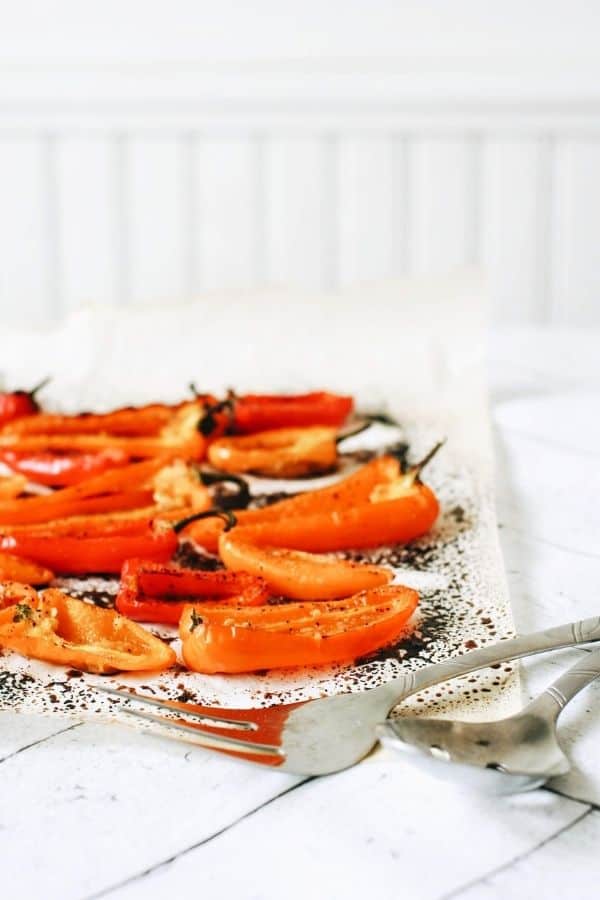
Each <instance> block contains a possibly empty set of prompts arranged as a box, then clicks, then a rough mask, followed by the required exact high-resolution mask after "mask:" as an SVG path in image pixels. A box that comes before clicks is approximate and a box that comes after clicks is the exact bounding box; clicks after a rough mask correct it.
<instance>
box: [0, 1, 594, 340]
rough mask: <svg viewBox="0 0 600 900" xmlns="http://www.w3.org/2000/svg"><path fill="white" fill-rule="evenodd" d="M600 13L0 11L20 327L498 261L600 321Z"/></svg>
mask: <svg viewBox="0 0 600 900" xmlns="http://www.w3.org/2000/svg"><path fill="white" fill-rule="evenodd" d="M599 25H600V5H599V4H597V3H595V2H587V3H586V2H582V0H578V2H570V3H566V2H550V3H549V2H546V3H542V2H538V0H535V2H529V3H527V4H523V3H522V2H521V3H517V2H514V0H509V2H505V3H503V4H501V5H498V4H492V3H489V2H484V3H482V2H475V0H469V2H467V0H455V2H443V0H428V2H412V3H409V2H391V0H375V2H370V3H366V2H363V3H359V2H356V0H354V2H341V0H332V2H329V3H322V2H321V3H317V2H314V0H308V2H302V3H291V2H289V0H288V2H279V3H277V2H274V0H259V2H254V3H252V4H248V3H242V2H231V0H221V2H219V3H210V4H209V3H203V2H200V3H193V2H187V0H186V2H181V0H180V2H170V3H164V2H162V3H159V2H144V3H143V2H138V0H130V2H128V3H126V4H123V3H117V2H114V0H108V2H105V3H103V4H102V5H99V4H95V3H89V2H79V3H76V2H65V0H63V2H54V3H52V4H47V3H42V2H41V0H35V2H32V0H29V2H20V3H19V4H16V3H13V4H11V5H9V4H5V5H4V6H3V9H2V18H1V27H0V323H15V324H17V323H19V324H22V323H28V324H29V323H31V322H51V321H54V320H56V319H58V318H60V317H61V316H63V315H65V314H66V313H68V312H69V311H70V310H72V309H74V308H76V307H78V306H79V305H80V304H82V303H87V302H90V301H94V302H98V303H117V304H128V303H148V302H156V301H159V300H160V301H162V300H168V301H174V300H179V299H183V298H186V297H189V296H193V295H196V294H198V293H199V292H202V291H203V290H208V289H214V288H225V287H234V288H235V287H256V286H259V285H263V284H266V283H283V282H287V283H292V284H298V285H301V286H306V287H311V288H312V287H326V288H336V287H338V286H341V285H348V284H352V283H354V282H357V281H364V280H370V279H374V278H375V279H376V278H381V277H389V276H394V275H404V274H411V273H417V272H424V271H440V270H445V269H448V268H451V267H453V266H455V265H457V264H458V265H462V264H465V263H467V264H476V265H479V266H483V267H485V268H486V270H487V272H488V275H489V279H490V288H491V294H492V301H493V314H494V317H495V319H496V320H497V321H501V322H505V323H507V322H539V323H549V322H557V323H569V324H581V325H586V324H589V323H592V322H598V321H600V304H599V302H598V290H599V288H600V254H598V252H597V246H598V234H599V227H600V174H599V173H600V67H599V64H598V62H597V59H596V57H597V40H598V34H599V33H600V28H599Z"/></svg>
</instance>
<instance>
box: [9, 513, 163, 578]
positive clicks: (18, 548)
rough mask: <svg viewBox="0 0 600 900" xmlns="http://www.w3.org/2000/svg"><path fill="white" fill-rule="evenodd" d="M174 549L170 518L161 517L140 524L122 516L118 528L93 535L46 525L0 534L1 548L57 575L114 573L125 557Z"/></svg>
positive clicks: (159, 555)
mask: <svg viewBox="0 0 600 900" xmlns="http://www.w3.org/2000/svg"><path fill="white" fill-rule="evenodd" d="M176 549H177V534H176V532H175V530H174V529H173V526H172V525H171V523H170V522H165V521H163V520H161V519H157V520H155V521H154V522H153V523H151V524H146V523H144V524H143V525H142V526H141V527H140V526H138V523H137V521H136V522H134V524H133V525H131V524H130V523H128V522H127V520H126V519H125V520H124V521H123V524H122V526H121V528H119V527H118V526H115V527H114V528H113V529H112V532H111V533H110V534H107V533H106V532H105V533H104V534H102V535H95V536H90V535H89V534H86V533H85V531H82V532H80V533H72V534H68V535H61V536H57V535H56V534H55V533H54V532H53V531H52V528H51V527H50V528H49V529H47V530H46V531H45V532H44V531H37V532H35V533H28V532H22V533H19V534H11V535H4V536H3V537H2V538H0V550H1V551H3V552H5V553H11V554H16V555H18V556H24V557H26V558H28V559H31V560H35V562H36V563H38V564H39V565H41V566H47V567H48V568H49V569H52V571H54V572H56V573H58V574H60V575H90V574H115V575H117V574H118V573H119V572H120V571H121V568H122V566H123V563H124V562H125V560H127V559H130V558H132V557H142V558H144V559H147V560H152V561H154V562H167V561H168V560H170V559H171V557H172V556H173V554H174V553H175V550H176Z"/></svg>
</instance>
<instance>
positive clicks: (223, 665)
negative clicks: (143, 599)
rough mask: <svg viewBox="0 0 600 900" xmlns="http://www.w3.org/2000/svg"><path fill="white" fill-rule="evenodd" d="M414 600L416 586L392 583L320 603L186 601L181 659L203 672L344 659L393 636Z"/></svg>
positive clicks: (412, 608)
mask: <svg viewBox="0 0 600 900" xmlns="http://www.w3.org/2000/svg"><path fill="white" fill-rule="evenodd" d="M418 600H419V597H418V594H417V592H416V591H413V590H411V589H410V588H407V587H403V586H402V585H391V586H389V587H379V588H375V589H373V590H368V591H363V592H361V593H359V594H356V595H355V596H352V597H348V598H345V599H343V600H329V601H321V602H319V603H282V604H275V605H270V606H261V607H257V608H246V609H240V608H237V609H226V608H223V607H210V606H209V607H206V608H204V607H198V606H186V608H185V610H184V613H183V616H182V617H181V623H180V626H179V633H180V636H181V639H182V643H183V647H182V652H183V658H184V661H185V663H186V665H187V666H189V668H190V669H193V670H194V671H196V672H204V673H207V674H211V673H214V672H229V673H234V672H251V671H254V670H256V669H271V668H279V667H287V666H313V665H324V664H331V663H342V662H349V661H351V660H353V659H356V658H357V657H359V656H364V655H366V654H368V653H372V652H374V651H375V650H378V649H379V648H380V647H383V646H385V645H387V644H390V643H392V641H394V640H396V639H397V638H398V637H399V636H400V635H401V634H402V633H403V631H404V630H405V628H406V624H407V622H408V620H409V618H410V617H411V615H412V614H413V612H414V611H415V609H416V607H417V604H418Z"/></svg>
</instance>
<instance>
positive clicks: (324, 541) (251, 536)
mask: <svg viewBox="0 0 600 900" xmlns="http://www.w3.org/2000/svg"><path fill="white" fill-rule="evenodd" d="M439 446H441V445H437V446H436V447H435V448H434V449H433V450H432V451H431V453H429V454H428V455H427V456H426V457H425V459H424V460H422V461H421V462H420V463H419V464H418V465H417V466H413V468H412V469H410V470H409V471H408V472H407V473H405V474H403V475H401V476H400V477H398V478H397V479H395V480H394V481H391V482H388V483H384V484H379V485H377V486H376V487H375V488H374V489H373V490H372V492H371V495H370V498H369V500H368V501H366V502H362V503H358V504H356V505H354V506H351V507H345V508H341V509H335V508H334V509H330V510H328V511H323V512H317V513H313V514H312V515H307V516H296V517H291V518H279V519H275V520H273V521H271V522H262V523H256V524H253V525H240V526H238V527H234V528H233V529H232V530H230V531H226V532H223V533H222V534H221V536H220V538H219V555H220V557H221V559H222V560H223V562H224V563H225V565H226V566H227V568H228V569H231V570H233V571H238V570H243V571H246V572H250V573H252V574H254V575H260V576H261V577H263V578H264V579H265V581H266V582H267V583H268V584H269V586H270V587H271V588H272V589H273V590H274V591H276V592H280V593H282V594H284V595H285V596H287V597H292V598H297V599H318V598H330V597H331V598H334V597H344V596H347V595H348V594H349V593H351V592H352V591H356V590H362V589H366V588H369V587H375V586H377V585H378V584H383V583H385V582H386V581H387V580H389V577H390V573H389V570H387V569H384V568H382V567H381V566H366V565H361V564H357V563H352V562H350V561H347V560H339V559H335V558H332V557H329V556H320V555H317V554H321V553H331V552H334V551H339V550H347V549H350V548H352V549H363V548H368V547H378V546H381V545H385V544H397V543H406V542H408V541H413V540H415V539H416V538H419V537H421V536H422V535H424V534H426V533H427V532H428V531H429V530H430V529H431V527H432V526H433V524H434V522H435V520H436V519H437V516H438V513H439V504H438V501H437V498H436V496H435V494H434V493H433V491H432V490H431V489H430V488H429V487H427V485H425V484H423V483H422V482H421V479H420V473H421V471H422V469H423V466H424V465H425V464H426V463H427V462H428V461H429V460H430V459H431V457H432V456H433V453H435V452H436V451H437V449H438V448H439ZM386 576H387V577H386ZM360 579H364V581H363V582H361V580H360ZM377 579H379V580H377Z"/></svg>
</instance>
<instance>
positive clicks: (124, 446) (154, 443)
mask: <svg viewBox="0 0 600 900" xmlns="http://www.w3.org/2000/svg"><path fill="white" fill-rule="evenodd" d="M203 409H204V404H203V402H202V400H201V399H198V400H193V401H190V402H189V403H184V404H181V405H180V406H179V407H178V408H176V409H175V411H173V412H172V413H171V415H170V417H169V419H168V420H167V421H166V423H165V424H164V425H163V426H162V427H161V428H160V429H159V430H158V431H156V432H151V433H150V434H146V433H144V432H143V431H142V432H141V433H140V432H137V433H135V432H134V433H133V434H131V435H129V434H123V433H122V432H119V433H117V434H111V433H108V432H101V431H96V430H94V429H92V428H90V422H89V420H86V424H85V429H86V430H85V431H83V433H82V432H78V431H75V432H74V431H70V430H64V431H61V430H60V429H58V430H55V431H50V432H49V433H39V432H37V431H35V430H34V429H33V428H31V429H30V430H29V431H28V430H27V429H25V428H23V427H22V428H21V429H18V428H17V427H16V425H17V423H15V424H14V425H13V426H11V427H9V428H3V429H2V431H1V432H0V449H1V448H4V449H11V450H17V451H20V452H38V451H52V452H54V451H67V452H69V451H70V452H72V451H79V452H87V453H95V452H98V451H101V450H106V449H115V450H120V451H121V452H122V453H125V454H126V455H128V456H131V457H132V458H135V459H145V458H148V457H153V456H165V455H167V454H171V455H172V456H182V457H185V458H188V459H198V460H199V459H202V458H203V457H204V454H205V451H206V440H205V438H204V437H203V436H202V435H201V434H200V433H199V431H198V430H197V427H196V426H197V424H198V421H199V419H200V418H201V416H202V411H203ZM74 418H75V419H76V418H77V417H74ZM57 427H58V426H57ZM88 429H89V430H88Z"/></svg>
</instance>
